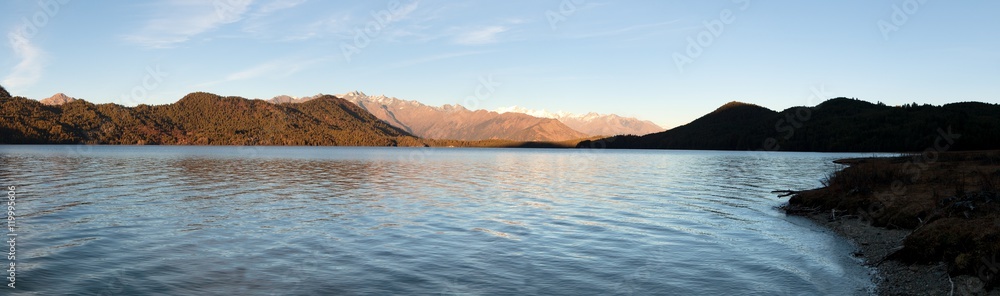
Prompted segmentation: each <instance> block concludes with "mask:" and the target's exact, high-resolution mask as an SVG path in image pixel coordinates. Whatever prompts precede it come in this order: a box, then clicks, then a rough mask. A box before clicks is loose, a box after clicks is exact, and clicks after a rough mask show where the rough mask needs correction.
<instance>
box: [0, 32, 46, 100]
mask: <svg viewBox="0 0 1000 296" xmlns="http://www.w3.org/2000/svg"><path fill="white" fill-rule="evenodd" d="M7 39H8V40H9V41H10V46H11V48H13V49H14V55H16V56H17V57H18V58H20V59H21V62H19V63H17V65H15V66H14V69H13V70H12V71H11V72H10V74H8V75H7V77H4V79H3V85H4V86H5V87H8V88H18V87H24V86H28V85H32V84H35V83H36V82H38V80H39V79H41V78H42V70H43V68H44V67H45V52H44V51H43V50H42V49H40V48H38V47H37V46H35V45H34V44H32V43H31V40H30V39H28V38H27V37H25V36H24V35H21V34H19V33H18V32H17V31H16V30H15V31H12V32H10V33H8V34H7Z"/></svg>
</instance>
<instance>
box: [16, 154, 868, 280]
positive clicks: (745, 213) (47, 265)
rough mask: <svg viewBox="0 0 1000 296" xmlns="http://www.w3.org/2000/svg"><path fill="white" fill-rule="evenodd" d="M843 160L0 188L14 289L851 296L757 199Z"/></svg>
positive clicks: (434, 168) (148, 177)
mask: <svg viewBox="0 0 1000 296" xmlns="http://www.w3.org/2000/svg"><path fill="white" fill-rule="evenodd" d="M853 156H859V155H858V154H823V153H749V152H718V151H636V150H535V149H447V148H437V149H431V148H420V149H417V148H412V149H411V148H344V147H178V146H170V147H156V146H150V147H134V146H82V145H81V146H0V185H2V186H3V187H4V189H6V187H7V186H8V185H16V186H17V190H16V196H17V212H16V215H17V229H16V232H17V234H18V236H17V250H16V251H17V258H16V259H17V261H16V264H17V265H16V266H17V267H18V269H17V278H16V286H17V289H16V292H14V293H13V294H14V295H17V294H25V295H28V294H37V295H61V294H83V295H148V294H171V295H386V294H405V295H431V294H433V295H439V294H443V295H453V294H458V295H523V294H549V295H633V294H635V295H651V294H671V295H706V294H740V295H772V294H791V295H816V294H835V295H837V294H839V295H857V294H862V295H863V294H867V293H868V291H869V289H870V288H871V286H872V280H871V275H870V274H869V272H870V271H869V270H868V269H867V268H865V267H863V266H861V265H860V263H859V262H858V260H857V259H854V258H852V257H851V255H850V254H851V252H852V251H853V250H854V248H853V247H852V246H851V245H850V244H849V243H847V242H846V241H844V240H843V239H841V238H838V237H837V236H835V235H834V234H833V233H831V232H829V231H827V230H825V229H823V228H821V227H818V226H816V225H814V224H813V223H811V222H810V221H808V220H805V219H802V218H798V217H786V216H785V215H784V214H783V213H782V212H781V211H779V210H778V209H776V207H777V206H779V205H781V204H783V203H784V202H785V200H784V199H779V198H776V197H775V195H774V194H771V193H770V191H771V190H777V189H808V188H814V187H818V186H819V185H820V180H821V179H822V178H823V177H824V176H825V175H826V174H828V173H830V172H832V171H834V170H835V169H836V168H837V167H836V165H834V164H832V163H831V162H830V161H831V160H834V159H838V158H844V157H853ZM5 248H6V247H5ZM2 263H3V264H4V265H5V266H6V265H7V264H8V263H7V262H2ZM4 284H5V285H6V284H7V282H4ZM4 289H6V290H7V291H4V294H8V295H9V294H10V292H11V291H10V289H7V288H6V287H4Z"/></svg>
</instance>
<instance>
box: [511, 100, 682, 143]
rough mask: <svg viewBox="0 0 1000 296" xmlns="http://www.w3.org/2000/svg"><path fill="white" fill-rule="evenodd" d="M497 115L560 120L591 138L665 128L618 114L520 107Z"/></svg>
mask: <svg viewBox="0 0 1000 296" xmlns="http://www.w3.org/2000/svg"><path fill="white" fill-rule="evenodd" d="M495 111H496V112H497V113H521V114H528V115H531V116H534V117H539V118H552V119H556V120H559V121H560V122H562V123H563V124H566V126H569V128H571V129H573V130H576V131H579V132H581V133H584V134H587V135H590V136H614V135H645V134H651V133H656V132H662V131H663V128H662V127H660V126H659V125H656V124H655V123H653V122H652V121H649V120H640V119H637V118H634V117H624V116H619V115H617V114H598V113H595V112H590V113H587V114H573V113H568V112H556V113H553V112H548V111H545V110H532V109H527V108H523V107H519V106H512V107H505V108H499V109H497V110H495Z"/></svg>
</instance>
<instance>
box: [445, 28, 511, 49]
mask: <svg viewBox="0 0 1000 296" xmlns="http://www.w3.org/2000/svg"><path fill="white" fill-rule="evenodd" d="M509 29H510V28H508V27H506V26H489V27H483V28H477V29H473V30H471V31H467V32H463V33H461V34H459V35H458V36H457V37H456V38H455V42H456V43H458V44H465V45H479V44H489V43H496V42H497V35H499V34H500V33H503V32H506V31H507V30H509Z"/></svg>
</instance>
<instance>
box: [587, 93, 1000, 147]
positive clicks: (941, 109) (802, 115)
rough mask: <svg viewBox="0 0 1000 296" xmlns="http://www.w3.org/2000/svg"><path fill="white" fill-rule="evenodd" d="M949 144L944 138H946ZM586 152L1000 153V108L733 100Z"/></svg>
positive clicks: (590, 144)
mask: <svg viewBox="0 0 1000 296" xmlns="http://www.w3.org/2000/svg"><path fill="white" fill-rule="evenodd" d="M938 139H941V140H938ZM578 147H608V148H637V149H699V150H769V151H820V152H903V151H924V150H926V149H928V148H931V149H934V148H935V147H938V148H940V149H938V150H987V149H1000V105H998V104H987V103H980V102H963V103H952V104H947V105H944V106H932V105H917V104H916V103H914V104H908V105H904V106H897V107H893V106H886V105H884V104H873V103H869V102H866V101H861V100H856V99H848V98H835V99H830V100H828V101H826V102H823V103H821V104H819V105H817V106H813V107H793V108H789V109H786V110H784V111H781V112H776V111H773V110H770V109H767V108H764V107H760V106H756V105H752V104H746V103H739V102H731V103H728V104H726V105H724V106H722V107H720V108H719V109H717V110H715V111H714V112H712V113H709V114H707V115H705V116H703V117H701V118H699V119H697V120H695V121H692V122H691V123H689V124H686V125H683V126H679V127H677V128H674V129H671V130H668V131H664V132H660V133H655V134H649V135H646V136H642V137H639V136H618V137H613V138H606V139H601V140H595V141H594V142H592V141H584V142H581V143H580V144H579V145H578Z"/></svg>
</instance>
